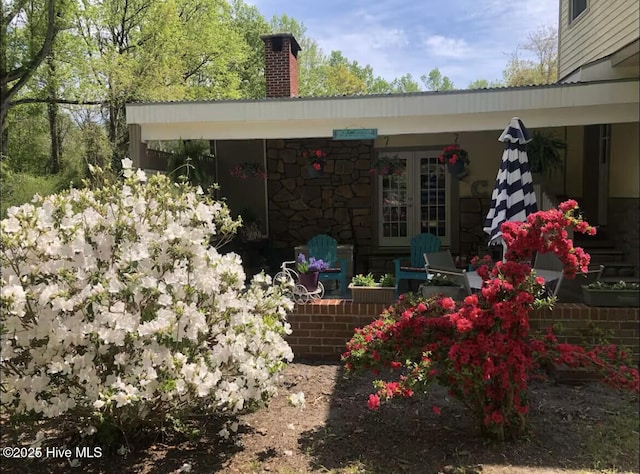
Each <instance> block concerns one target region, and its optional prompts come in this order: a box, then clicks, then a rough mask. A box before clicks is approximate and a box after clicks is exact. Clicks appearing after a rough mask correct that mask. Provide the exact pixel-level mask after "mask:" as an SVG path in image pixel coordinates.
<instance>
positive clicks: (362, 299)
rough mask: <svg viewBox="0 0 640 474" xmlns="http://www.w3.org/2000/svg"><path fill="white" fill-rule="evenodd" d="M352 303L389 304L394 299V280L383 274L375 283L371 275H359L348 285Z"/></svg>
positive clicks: (392, 277) (391, 276) (390, 276)
mask: <svg viewBox="0 0 640 474" xmlns="http://www.w3.org/2000/svg"><path fill="white" fill-rule="evenodd" d="M349 288H350V289H351V296H352V299H353V302H354V303H391V302H393V300H394V298H395V292H396V279H395V278H394V276H393V275H390V274H388V273H387V274H384V275H382V276H381V277H380V279H379V280H378V281H377V282H376V279H375V277H374V276H373V274H371V273H368V274H366V275H363V274H359V275H356V276H354V277H353V278H352V279H351V284H350V285H349Z"/></svg>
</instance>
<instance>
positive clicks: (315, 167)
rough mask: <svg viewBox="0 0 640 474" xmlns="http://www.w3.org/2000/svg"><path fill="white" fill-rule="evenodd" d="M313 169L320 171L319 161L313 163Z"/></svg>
mask: <svg viewBox="0 0 640 474" xmlns="http://www.w3.org/2000/svg"><path fill="white" fill-rule="evenodd" d="M313 169H314V170H316V171H320V170H321V169H322V165H320V163H314V164H313Z"/></svg>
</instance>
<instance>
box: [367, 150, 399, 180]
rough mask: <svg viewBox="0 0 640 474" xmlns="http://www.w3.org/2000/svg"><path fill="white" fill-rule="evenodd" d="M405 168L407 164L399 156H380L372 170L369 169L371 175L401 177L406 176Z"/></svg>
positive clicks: (373, 164) (374, 162)
mask: <svg viewBox="0 0 640 474" xmlns="http://www.w3.org/2000/svg"><path fill="white" fill-rule="evenodd" d="M405 168H406V164H405V162H404V161H403V160H401V159H400V157H399V156H398V155H395V156H388V155H380V156H378V158H377V159H376V160H374V161H373V163H372V165H371V169H369V173H371V174H377V175H379V176H391V175H397V176H400V175H402V174H404V170H405Z"/></svg>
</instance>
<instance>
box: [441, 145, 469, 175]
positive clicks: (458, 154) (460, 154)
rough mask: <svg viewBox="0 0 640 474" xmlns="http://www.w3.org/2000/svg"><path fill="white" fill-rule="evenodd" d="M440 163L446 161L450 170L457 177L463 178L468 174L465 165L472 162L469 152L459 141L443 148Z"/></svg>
mask: <svg viewBox="0 0 640 474" xmlns="http://www.w3.org/2000/svg"><path fill="white" fill-rule="evenodd" d="M438 160H439V161H440V163H445V164H446V165H447V167H448V168H449V172H450V173H451V174H453V175H454V176H455V177H456V178H458V179H462V178H464V177H465V176H467V174H468V173H467V171H466V170H465V166H466V165H468V164H469V163H471V160H470V159H469V153H468V152H467V150H465V149H464V148H462V147H461V146H460V145H458V144H457V143H452V144H451V145H447V146H446V147H444V148H443V150H442V153H441V154H440V155H439V156H438Z"/></svg>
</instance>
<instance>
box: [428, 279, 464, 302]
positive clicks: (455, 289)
mask: <svg viewBox="0 0 640 474" xmlns="http://www.w3.org/2000/svg"><path fill="white" fill-rule="evenodd" d="M429 276H430V277H431V278H429V279H427V281H426V282H425V283H423V284H422V285H420V288H421V290H422V296H424V297H425V298H431V297H433V296H438V295H444V296H450V297H451V298H454V299H458V298H460V296H461V295H462V286H461V285H460V284H459V283H458V282H456V281H454V280H452V279H450V278H449V277H447V276H446V275H442V274H440V273H436V274H433V275H429Z"/></svg>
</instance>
